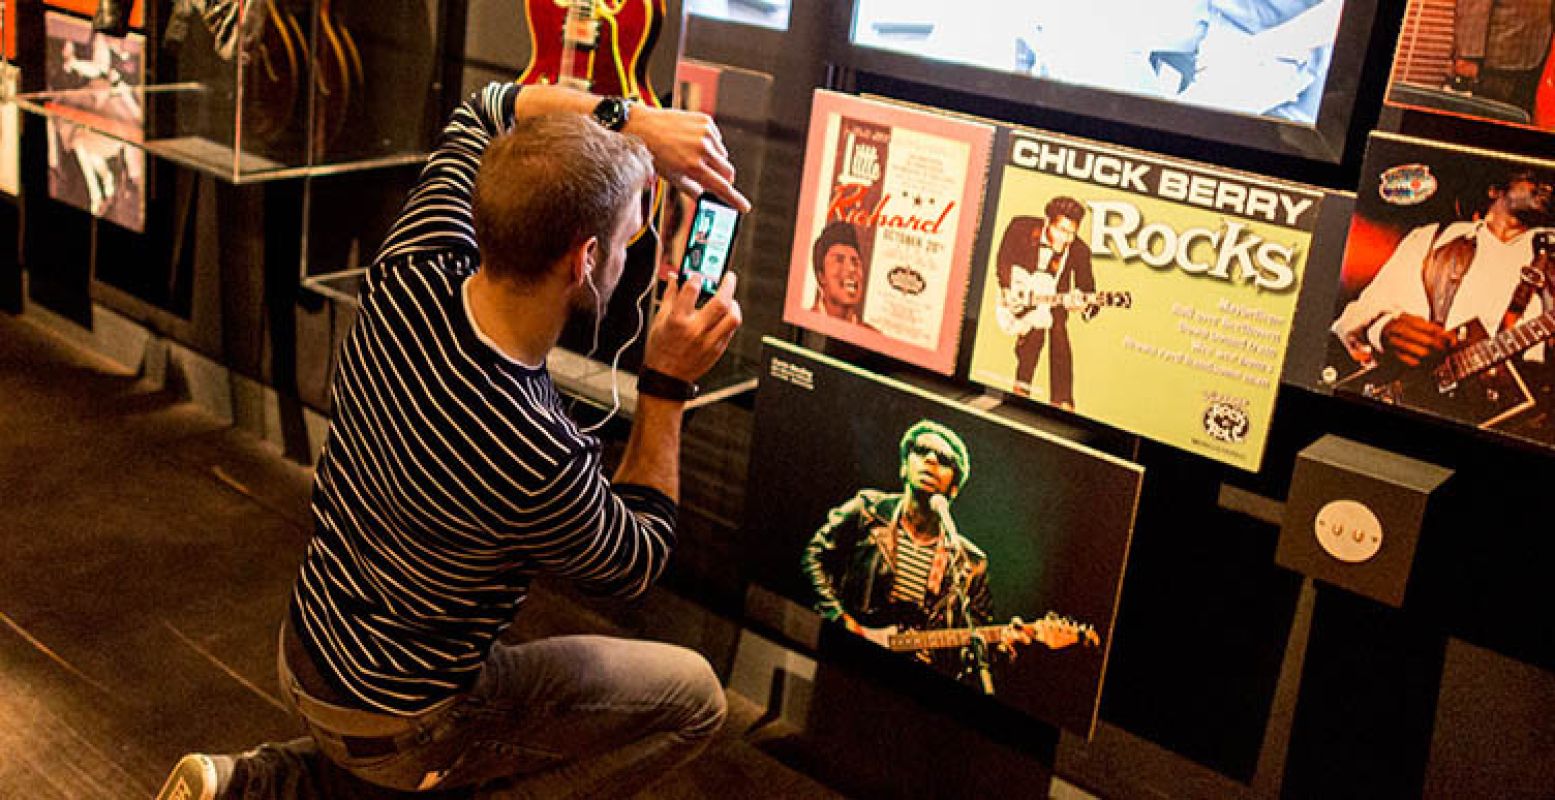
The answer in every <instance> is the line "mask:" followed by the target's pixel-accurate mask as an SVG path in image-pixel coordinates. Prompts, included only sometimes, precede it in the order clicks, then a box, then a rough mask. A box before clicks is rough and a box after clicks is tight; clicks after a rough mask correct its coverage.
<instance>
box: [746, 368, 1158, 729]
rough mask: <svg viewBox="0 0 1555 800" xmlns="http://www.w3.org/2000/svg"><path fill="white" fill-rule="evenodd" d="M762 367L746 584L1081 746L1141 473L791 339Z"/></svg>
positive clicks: (1092, 715) (1094, 703)
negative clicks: (1070, 734) (1071, 735)
mask: <svg viewBox="0 0 1555 800" xmlns="http://www.w3.org/2000/svg"><path fill="white" fill-rule="evenodd" d="M763 367H764V369H763V375H762V380H761V388H760V389H759V391H758V393H757V400H756V422H755V437H754V450H753V452H752V456H751V469H750V483H749V488H748V490H747V507H748V508H749V509H750V510H751V513H750V515H749V519H748V520H747V521H746V533H747V537H746V540H745V543H744V547H743V548H742V549H743V552H744V556H745V558H746V563H747V565H748V569H749V570H750V571H751V572H752V574H753V577H754V578H755V579H756V580H757V581H759V582H761V583H763V584H765V585H767V586H768V587H770V588H771V589H773V590H774V591H777V592H779V593H781V594H783V595H785V596H787V597H789V598H790V599H792V600H793V601H794V602H796V603H799V604H800V605H802V606H804V607H806V608H808V609H811V610H813V611H814V612H815V613H817V614H819V615H820V616H821V617H822V618H824V619H826V620H829V621H831V622H832V623H833V624H835V625H838V626H841V627H843V628H845V629H846V630H847V631H850V632H852V633H854V634H857V635H858V636H860V637H862V638H864V639H865V640H867V641H869V642H873V643H874V644H877V645H879V646H880V647H883V648H886V649H888V650H891V651H893V652H896V653H899V654H900V656H901V658H902V659H904V660H907V661H910V662H916V663H918V664H922V665H924V666H925V667H927V668H930V669H933V670H936V671H938V672H939V673H941V674H943V675H944V676H945V677H946V678H947V679H949V680H953V681H957V682H960V683H962V684H964V685H966V686H967V687H970V688H971V689H972V690H973V691H975V692H979V693H982V694H986V695H991V696H993V697H995V698H997V699H998V700H999V701H1001V702H1003V703H1006V704H1008V705H1010V706H1012V707H1014V708H1016V709H1019V710H1021V711H1023V712H1025V713H1027V714H1030V715H1031V716H1033V717H1035V718H1037V719H1040V720H1043V721H1046V722H1049V723H1051V724H1054V725H1059V726H1062V727H1065V728H1068V729H1070V730H1072V731H1075V732H1077V733H1079V734H1081V735H1089V733H1090V731H1091V729H1092V726H1093V725H1094V723H1095V719H1096V710H1097V707H1098V703H1099V699H1100V692H1101V685H1102V673H1103V669H1104V666H1105V664H1106V661H1107V659H1106V655H1107V652H1108V647H1109V646H1110V644H1111V641H1112V636H1113V619H1114V615H1115V611H1116V608H1117V600H1118V594H1119V589H1120V586H1121V581H1122V577H1123V566H1124V562H1125V560H1126V558H1127V555H1128V546H1129V539H1130V535H1131V533H1132V530H1133V524H1134V514H1135V509H1136V507H1137V503H1138V497H1139V487H1140V482H1141V479H1142V477H1143V469H1142V468H1140V467H1139V466H1137V465H1134V464H1131V463H1129V462H1126V461H1122V460H1120V459H1116V458H1113V457H1110V456H1107V455H1104V454H1101V453H1099V452H1096V451H1094V450H1090V449H1088V448H1085V447H1082V446H1080V445H1076V444H1074V443H1072V442H1069V441H1066V440H1063V439H1059V438H1057V437H1054V436H1051V435H1048V434H1044V433H1041V432H1038V431H1036V430H1034V429H1031V428H1027V427H1023V426H1020V425H1018V424H1015V423H1012V422H1010V421H1007V420H1003V419H1000V418H997V417H993V416H989V415H986V414H983V413H980V412H976V411H973V410H970V409H968V408H967V407H966V406H964V405H961V404H958V403H953V402H950V401H947V400H945V399H943V398H940V397H938V396H936V395H932V394H929V393H927V392H923V391H921V390H918V389H914V388H912V387H909V386H907V385H905V384H900V383H896V382H894V381H891V380H889V379H886V378H882V377H879V376H877V375H874V374H872V373H868V372H865V371H863V370H860V369H858V368H856V367H852V366H850V365H848V364H846V363H844V362H840V361H836V360H834V359H831V358H829V357H826V356H822V355H820V354H817V353H813V352H810V351H808V350H804V349H803V348H799V347H796V346H794V345H791V344H787V343H785V342H779V341H777V340H773V339H767V340H766V348H765V351H764V354H763Z"/></svg>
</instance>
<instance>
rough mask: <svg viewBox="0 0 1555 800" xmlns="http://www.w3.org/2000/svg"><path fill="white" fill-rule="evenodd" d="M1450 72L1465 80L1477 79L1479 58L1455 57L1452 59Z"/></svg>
mask: <svg viewBox="0 0 1555 800" xmlns="http://www.w3.org/2000/svg"><path fill="white" fill-rule="evenodd" d="M1452 74H1453V75H1454V76H1456V77H1459V78H1462V79H1464V80H1466V81H1471V82H1472V81H1477V80H1479V59H1477V58H1455V59H1453V60H1452Z"/></svg>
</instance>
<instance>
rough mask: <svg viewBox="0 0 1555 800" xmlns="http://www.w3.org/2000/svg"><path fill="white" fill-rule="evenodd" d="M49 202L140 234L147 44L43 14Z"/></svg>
mask: <svg viewBox="0 0 1555 800" xmlns="http://www.w3.org/2000/svg"><path fill="white" fill-rule="evenodd" d="M44 24H45V29H46V31H47V34H48V36H47V42H46V45H45V46H46V47H47V51H46V53H45V56H46V58H45V76H44V78H45V88H46V89H47V90H48V91H49V92H51V93H54V99H53V100H51V101H50V103H49V106H50V109H51V110H52V111H53V112H54V113H53V114H52V115H51V116H50V117H49V121H48V135H49V143H48V148H49V149H48V152H49V196H50V197H52V198H54V199H55V200H58V201H60V202H62V203H66V204H69V205H72V206H75V207H76V208H80V209H82V210H84V211H87V212H89V213H91V214H92V215H93V216H95V217H98V218H101V219H106V220H108V221H110V222H113V223H115V224H117V225H120V226H122V227H125V228H128V229H130V230H132V231H135V232H137V233H139V232H142V231H144V230H145V226H146V152H145V150H143V149H141V148H140V147H138V146H137V145H136V143H137V142H140V141H141V140H142V139H143V138H144V136H145V106H144V104H143V103H142V100H141V96H140V94H139V92H137V91H136V89H137V88H138V87H139V86H140V85H141V84H142V82H143V81H144V78H145V75H144V72H143V70H144V64H145V61H144V53H145V44H146V38H145V37H144V36H142V35H141V34H137V33H132V34H129V35H127V36H125V37H123V38H115V37H111V36H104V35H102V34H100V33H97V32H95V31H93V30H92V24H91V23H90V22H88V21H86V20H83V19H78V18H76V17H73V16H70V15H68V14H60V13H55V12H49V13H48V14H47V15H46V16H45V23H44Z"/></svg>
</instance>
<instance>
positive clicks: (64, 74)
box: [18, 0, 450, 184]
mask: <svg viewBox="0 0 1555 800" xmlns="http://www.w3.org/2000/svg"><path fill="white" fill-rule="evenodd" d="M449 5H450V3H449V2H447V1H446V0H374V2H373V3H370V4H369V3H365V2H360V0H357V2H347V0H230V1H228V0H180V2H177V3H174V4H173V5H172V8H171V10H170V11H169V12H168V13H166V14H159V13H158V11H159V8H161V6H160V5H159V4H151V7H150V8H149V9H147V10H146V13H144V15H143V16H144V19H142V14H141V11H140V8H139V6H138V5H137V6H136V13H135V15H134V16H132V17H131V18H130V19H129V20H128V22H129V24H128V26H127V29H126V30H125V31H123V35H113V34H114V32H112V31H104V30H100V28H102V27H104V26H103V25H102V24H101V21H100V19H99V21H98V23H97V24H95V25H94V22H93V20H90V19H87V18H85V17H82V16H78V15H75V14H71V13H69V12H68V11H65V10H58V9H56V8H50V9H48V10H47V11H45V13H44V16H45V20H44V31H45V34H46V41H45V48H46V52H45V73H46V74H45V75H44V76H43V79H42V80H41V81H37V82H35V83H33V84H32V85H30V86H28V87H27V88H28V91H25V92H24V93H22V94H21V95H20V96H19V98H18V101H19V103H20V105H21V106H22V108H23V109H25V110H28V111H32V112H35V113H39V114H44V115H47V116H49V117H51V118H52V119H55V120H64V121H68V122H70V123H72V125H73V126H74V127H80V128H84V129H86V130H88V131H90V133H91V134H92V135H94V136H97V137H103V138H105V139H107V140H110V141H112V142H116V143H118V144H120V145H127V146H129V147H130V148H131V149H135V150H139V151H144V152H145V153H147V154H150V155H151V156H154V157H157V158H162V159H167V160H169V161H172V162H175V163H178V164H180V165H183V166H186V167H189V168H191V169H195V170H198V171H200V172H203V173H207V174H212V175H215V176H216V177H218V178H219V179H221V180H224V181H229V182H231V183H235V184H243V183H253V182H259V181H268V180H276V179H281V178H293V177H300V176H304V175H319V174H332V173H339V172H345V171H354V170H361V169H371V168H377V167H382V166H388V165H396V164H405V163H414V162H417V161H419V160H420V159H422V158H423V157H424V155H425V151H426V148H427V146H428V144H429V141H430V137H431V134H432V131H433V125H434V124H435V122H436V120H437V118H438V117H439V116H440V114H441V110H442V107H443V102H442V101H443V92H442V86H443V77H444V76H443V74H442V72H441V68H440V65H441V64H442V48H443V47H444V46H445V44H446V43H445V41H444V37H443V36H442V35H441V33H442V29H443V28H444V27H445V25H444V23H445V20H446V19H447V15H448V13H449V8H448V6H449ZM100 16H101V15H99V17H100ZM137 20H138V21H139V22H140V24H139V25H137V22H136V21H137ZM40 84H41V85H40Z"/></svg>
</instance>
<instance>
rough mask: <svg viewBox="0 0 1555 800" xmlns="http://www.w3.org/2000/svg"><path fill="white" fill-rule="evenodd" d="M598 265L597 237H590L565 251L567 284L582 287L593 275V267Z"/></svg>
mask: <svg viewBox="0 0 1555 800" xmlns="http://www.w3.org/2000/svg"><path fill="white" fill-rule="evenodd" d="M598 263H599V237H597V236H590V237H589V238H587V239H585V240H583V241H582V242H579V243H578V244H576V245H574V246H573V248H572V249H571V250H568V251H567V282H568V283H569V284H572V285H575V286H582V285H583V284H584V283H586V282H588V280H589V276H590V275H592V274H594V267H595V266H596V265H597V264H598Z"/></svg>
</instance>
